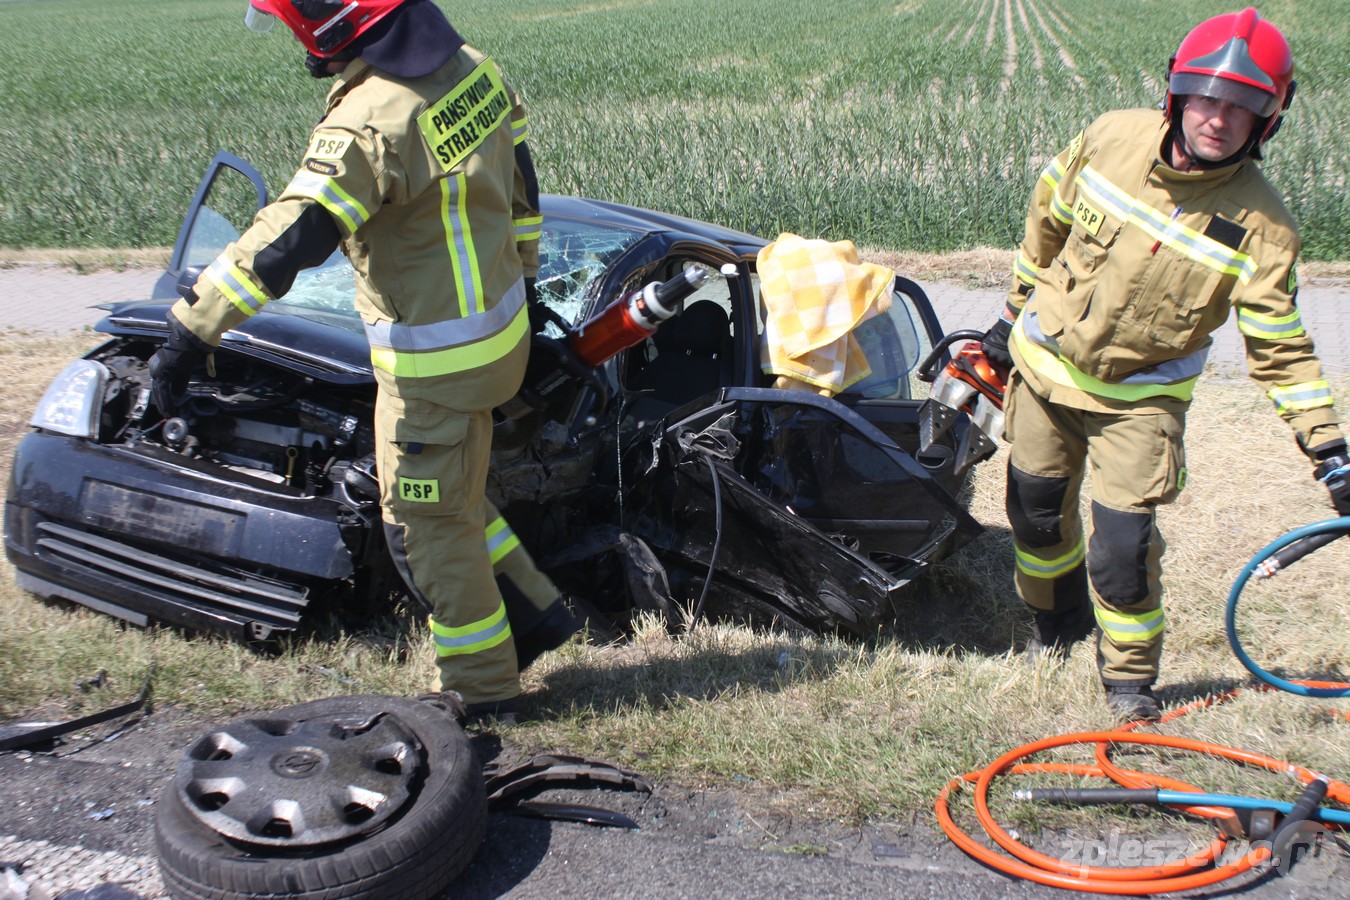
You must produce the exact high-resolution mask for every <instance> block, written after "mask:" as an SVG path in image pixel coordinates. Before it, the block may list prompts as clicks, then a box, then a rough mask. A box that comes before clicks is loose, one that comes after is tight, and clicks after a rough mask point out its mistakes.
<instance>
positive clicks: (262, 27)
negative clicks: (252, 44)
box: [244, 3, 277, 34]
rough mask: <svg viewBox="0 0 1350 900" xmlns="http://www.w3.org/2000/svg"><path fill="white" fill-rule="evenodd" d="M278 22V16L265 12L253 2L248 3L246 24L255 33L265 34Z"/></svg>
mask: <svg viewBox="0 0 1350 900" xmlns="http://www.w3.org/2000/svg"><path fill="white" fill-rule="evenodd" d="M276 23H277V17H276V16H274V15H272V14H271V13H268V12H263V11H262V10H261V9H258V7H256V6H254V5H253V4H252V3H250V4H248V10H247V12H245V13H244V25H245V26H246V27H247V28H248V30H249V31H252V32H253V33H254V34H264V33H266V32H268V31H271V30H272V26H273V25H275V24H276Z"/></svg>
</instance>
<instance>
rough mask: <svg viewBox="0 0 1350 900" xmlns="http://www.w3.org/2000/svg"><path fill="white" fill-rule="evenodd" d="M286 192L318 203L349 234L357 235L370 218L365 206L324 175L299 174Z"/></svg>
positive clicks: (292, 180) (287, 187)
mask: <svg viewBox="0 0 1350 900" xmlns="http://www.w3.org/2000/svg"><path fill="white" fill-rule="evenodd" d="M286 192H287V193H290V192H294V193H297V194H300V195H301V196H304V197H310V198H312V199H314V200H316V201H318V202H319V203H321V204H322V205H323V207H324V208H325V209H327V210H328V211H329V212H331V213H333V215H334V216H336V217H337V218H338V219H340V220H341V221H342V223H343V224H344V225H346V226H347V230H348V232H349V233H355V232H356V229H358V228H360V227H361V226H362V225H364V224H366V220H367V219H369V218H370V215H369V213H367V212H366V208H365V207H364V206H362V205H361V204H360V203H358V202H357V201H356V200H354V199H352V198H351V197H350V196H348V195H346V194H345V193H343V192H340V191H339V189H338V187H337V185H336V184H334V183H333V180H332V179H331V178H325V177H324V176H322V175H315V174H312V173H310V172H297V173H296V174H295V177H294V178H292V179H291V183H290V184H289V185H287V186H286Z"/></svg>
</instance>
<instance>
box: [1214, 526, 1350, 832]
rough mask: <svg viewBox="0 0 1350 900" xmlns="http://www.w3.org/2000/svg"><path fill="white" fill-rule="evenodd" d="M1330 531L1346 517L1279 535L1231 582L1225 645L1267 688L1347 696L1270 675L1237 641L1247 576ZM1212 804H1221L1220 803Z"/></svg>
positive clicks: (1343, 690)
mask: <svg viewBox="0 0 1350 900" xmlns="http://www.w3.org/2000/svg"><path fill="white" fill-rule="evenodd" d="M1331 532H1341V533H1345V532H1350V516H1342V517H1341V518H1339V519H1328V520H1327V521H1325V522H1314V523H1313V524H1311V525H1304V526H1303V527H1302V528H1295V529H1294V530H1293V531H1291V532H1289V533H1288V534H1284V535H1281V536H1280V537H1278V538H1276V539H1275V540H1274V541H1271V542H1270V543H1269V544H1267V545H1266V546H1265V548H1264V549H1262V550H1261V551H1260V552H1259V553H1257V554H1256V555H1255V556H1253V557H1252V559H1251V561H1250V562H1248V563H1247V565H1246V566H1244V567H1243V569H1242V572H1241V573H1240V574H1239V575H1238V578H1237V581H1236V582H1234V583H1233V589H1232V590H1231V591H1229V593H1228V606H1227V608H1226V609H1225V610H1224V627H1225V628H1226V629H1227V631H1228V645H1229V646H1230V647H1232V648H1233V652H1234V653H1235V654H1237V658H1238V660H1239V661H1240V662H1241V663H1242V664H1243V665H1244V666H1246V667H1247V671H1248V672H1251V673H1252V674H1253V675H1255V676H1256V677H1257V678H1259V679H1261V680H1262V681H1264V682H1265V683H1266V684H1268V685H1270V686H1271V687H1275V688H1279V689H1280V690H1282V691H1288V692H1289V693H1291V694H1299V695H1301V696H1303V697H1350V687H1339V688H1333V687H1309V686H1307V685H1303V684H1296V683H1294V682H1292V681H1286V680H1285V679H1283V678H1280V677H1279V676H1278V675H1272V674H1271V673H1270V672H1267V671H1266V670H1265V669H1263V668H1261V667H1260V666H1259V665H1257V664H1256V662H1255V661H1253V660H1252V658H1251V657H1250V656H1248V655H1247V651H1246V650H1244V649H1242V643H1241V641H1239V640H1238V633H1237V603H1238V595H1239V594H1241V593H1242V588H1243V587H1244V586H1245V585H1246V584H1247V579H1248V578H1250V577H1251V576H1252V574H1253V573H1254V572H1256V570H1257V569H1258V568H1260V567H1261V564H1262V563H1264V562H1265V561H1266V560H1267V559H1268V558H1269V557H1271V556H1274V555H1275V554H1276V553H1278V552H1279V551H1280V550H1282V549H1284V548H1285V547H1288V546H1289V545H1291V544H1294V543H1296V542H1298V541H1300V540H1302V539H1304V538H1306V537H1309V536H1310V535H1317V534H1328V533H1331ZM1319 543H1320V542H1319ZM1291 562H1292V560H1291ZM1192 802H1202V801H1195V800H1194V799H1192ZM1204 802H1207V801H1204ZM1215 805H1219V806H1221V805H1224V804H1215ZM1267 808H1269V807H1267Z"/></svg>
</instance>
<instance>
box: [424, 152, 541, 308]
mask: <svg viewBox="0 0 1350 900" xmlns="http://www.w3.org/2000/svg"><path fill="white" fill-rule="evenodd" d="M466 186H467V185H466V178H465V175H464V173H463V172H458V173H456V174H454V175H451V176H449V177H447V178H445V179H443V180H442V181H441V191H442V193H443V199H444V201H445V207H444V210H443V212H444V217H445V231H446V234H445V236H446V246H447V248H448V249H449V251H450V255H451V256H452V257H453V259H452V260H451V261H452V262H453V263H454V267H455V284H456V285H457V286H458V287H459V309H460V312H462V313H463V314H464V315H465V316H472V315H474V314H475V313H480V312H482V311H483V298H482V296H481V294H482V290H483V288H482V282H481V281H480V279H479V274H478V265H477V263H478V260H477V259H476V258H475V257H474V253H473V250H472V245H473V230H472V228H471V227H470V225H469V216H468V213H467V211H466V210H464V209H463V208H462V207H461V206H460V203H461V201H462V199H463V197H464V190H465V187H466ZM521 289H522V290H524V288H523V286H522V288H521Z"/></svg>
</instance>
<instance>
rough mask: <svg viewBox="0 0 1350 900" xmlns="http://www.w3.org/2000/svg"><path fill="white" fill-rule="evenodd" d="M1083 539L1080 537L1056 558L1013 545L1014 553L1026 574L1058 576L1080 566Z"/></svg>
mask: <svg viewBox="0 0 1350 900" xmlns="http://www.w3.org/2000/svg"><path fill="white" fill-rule="evenodd" d="M1083 550H1084V547H1083V539H1082V538H1081V537H1080V538H1079V539H1078V543H1077V544H1075V545H1074V547H1073V549H1072V550H1070V551H1069V552H1068V553H1065V554H1064V555H1063V556H1060V557H1057V558H1055V559H1042V558H1041V557H1039V556H1036V555H1034V554H1032V553H1030V552H1028V551H1026V550H1023V549H1022V548H1021V547H1018V546H1016V545H1014V546H1013V554H1014V555H1015V556H1016V557H1017V568H1018V569H1019V570H1020V571H1021V572H1022V573H1023V574H1025V575H1030V576H1031V577H1032V578H1047V579H1049V578H1058V577H1060V576H1061V575H1064V574H1067V573H1068V572H1071V571H1073V570H1074V569H1075V568H1077V567H1078V564H1079V563H1081V562H1082V561H1083Z"/></svg>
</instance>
